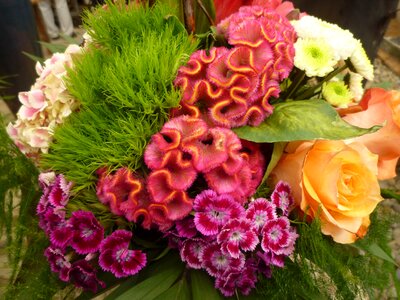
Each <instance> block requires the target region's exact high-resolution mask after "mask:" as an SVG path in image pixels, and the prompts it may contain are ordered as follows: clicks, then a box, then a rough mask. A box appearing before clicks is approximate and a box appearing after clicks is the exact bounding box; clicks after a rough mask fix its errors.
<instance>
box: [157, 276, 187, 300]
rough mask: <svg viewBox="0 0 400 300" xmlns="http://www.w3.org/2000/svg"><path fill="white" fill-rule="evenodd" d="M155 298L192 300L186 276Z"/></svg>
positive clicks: (159, 299)
mask: <svg viewBox="0 0 400 300" xmlns="http://www.w3.org/2000/svg"><path fill="white" fill-rule="evenodd" d="M154 300H191V297H190V289H189V286H188V283H187V280H186V278H182V279H181V280H179V281H178V282H177V283H175V284H174V285H173V286H172V287H170V288H169V289H168V290H166V291H165V292H164V293H162V294H161V295H159V296H158V297H156V298H155V299H154Z"/></svg>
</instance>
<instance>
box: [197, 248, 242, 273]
mask: <svg viewBox="0 0 400 300" xmlns="http://www.w3.org/2000/svg"><path fill="white" fill-rule="evenodd" d="M200 260H201V261H202V262H203V267H204V268H205V269H206V271H207V272H208V274H210V275H211V276H215V277H219V276H222V275H224V274H229V273H231V272H240V271H241V270H243V267H244V263H245V257H244V255H243V253H240V254H239V257H238V258H233V257H232V256H230V255H229V254H224V253H222V251H221V246H220V245H219V244H218V243H211V244H208V245H206V246H205V247H204V248H203V251H201V252H200Z"/></svg>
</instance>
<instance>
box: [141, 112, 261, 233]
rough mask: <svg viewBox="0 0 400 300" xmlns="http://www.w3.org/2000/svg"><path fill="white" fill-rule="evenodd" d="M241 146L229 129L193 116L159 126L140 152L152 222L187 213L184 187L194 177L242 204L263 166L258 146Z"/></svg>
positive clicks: (188, 200) (166, 224)
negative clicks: (142, 153)
mask: <svg viewBox="0 0 400 300" xmlns="http://www.w3.org/2000/svg"><path fill="white" fill-rule="evenodd" d="M244 145H245V146H242V143H241V141H240V140H239V138H238V137H237V136H236V134H235V133H234V132H233V131H231V130H229V129H226V128H221V127H213V128H209V126H208V125H207V124H206V122H205V121H203V120H201V119H198V118H192V117H189V116H180V117H177V118H173V119H171V120H170V121H169V122H167V123H166V124H164V126H163V128H162V129H161V131H160V132H159V133H157V134H155V135H154V136H153V137H152V141H151V143H150V144H149V145H148V146H147V148H146V150H145V154H144V159H145V162H146V164H147V166H148V167H149V168H150V169H151V170H152V172H151V173H150V174H149V176H148V178H147V189H148V191H149V194H150V196H151V204H150V205H149V211H150V215H151V216H152V220H153V221H154V222H155V223H156V224H158V225H159V226H161V227H165V228H168V227H170V226H171V225H172V224H171V221H176V220H180V219H183V218H184V217H185V216H187V215H188V214H189V213H190V211H191V210H192V207H193V203H192V201H193V200H192V199H191V198H190V197H189V196H188V193H187V191H188V190H189V189H190V188H191V187H192V185H193V183H194V182H195V180H196V178H198V176H199V175H201V176H202V178H204V179H205V181H206V183H207V185H208V187H209V188H211V189H213V190H214V191H215V192H217V193H219V194H229V195H231V196H232V197H233V198H234V199H235V201H237V202H240V203H244V202H245V201H246V199H247V197H249V196H250V195H252V194H253V193H254V192H255V188H256V187H257V186H258V184H259V182H260V180H261V177H262V170H263V167H264V158H263V156H262V154H261V153H260V150H259V148H258V146H254V145H251V144H250V143H245V144H244ZM206 188H207V187H206Z"/></svg>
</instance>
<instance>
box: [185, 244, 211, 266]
mask: <svg viewBox="0 0 400 300" xmlns="http://www.w3.org/2000/svg"><path fill="white" fill-rule="evenodd" d="M205 246H206V242H205V241H204V240H202V239H188V240H186V241H184V242H183V244H182V247H181V249H180V255H181V259H182V261H184V262H186V263H187V265H188V266H189V267H191V268H193V269H201V267H202V266H203V262H202V260H201V258H200V255H201V253H202V251H203V249H204V247H205Z"/></svg>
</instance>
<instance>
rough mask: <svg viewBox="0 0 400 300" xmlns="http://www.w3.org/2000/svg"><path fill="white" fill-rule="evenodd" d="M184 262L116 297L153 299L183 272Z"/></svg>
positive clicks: (122, 298) (120, 298)
mask: <svg viewBox="0 0 400 300" xmlns="http://www.w3.org/2000/svg"><path fill="white" fill-rule="evenodd" d="M182 271H183V264H181V265H177V266H174V267H171V268H169V269H166V270H164V271H161V272H157V273H154V274H155V275H154V276H152V277H150V278H148V279H146V280H143V281H142V282H141V283H139V284H137V285H135V286H133V287H132V288H131V289H129V290H127V291H126V292H125V293H123V294H121V295H120V296H118V297H116V298H115V299H118V300H152V299H154V298H156V297H157V296H159V295H161V294H162V293H164V292H165V291H166V290H168V289H169V288H170V287H171V285H172V284H173V283H174V282H175V281H176V280H177V279H178V277H179V276H180V275H181V274H182Z"/></svg>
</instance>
